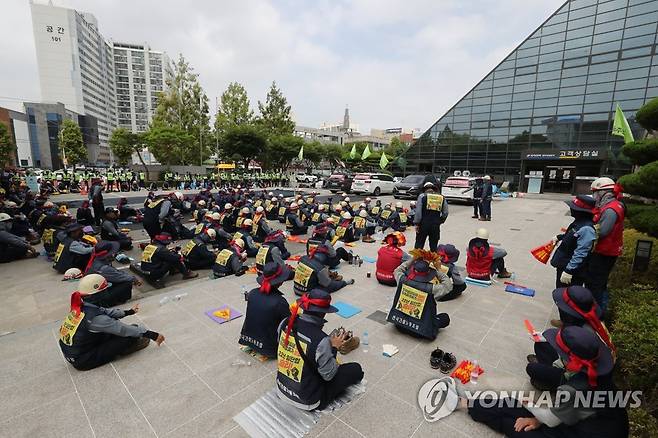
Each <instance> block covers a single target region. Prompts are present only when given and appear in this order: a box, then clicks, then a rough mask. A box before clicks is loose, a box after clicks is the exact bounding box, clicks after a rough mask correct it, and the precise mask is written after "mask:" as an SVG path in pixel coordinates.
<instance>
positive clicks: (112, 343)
mask: <svg viewBox="0 0 658 438" xmlns="http://www.w3.org/2000/svg"><path fill="white" fill-rule="evenodd" d="M139 340H140V338H124V337H121V336H115V335H107V338H106V340H105V341H104V342H103V343H101V344H99V345H97V346H96V347H94V348H93V349H91V350H89V351H87V352H85V353H82V354H81V355H79V356H78V357H76V358H75V360H74V361H73V362H71V364H72V365H73V367H74V368H75V369H77V370H81V371H84V370H91V369H93V368H97V367H99V366H101V365H105V364H106V363H109V362H112V361H113V360H114V359H116V357H117V356H119V355H121V354H123V353H124V352H125V351H128V350H130V349H132V348H134V346H135V344H136V343H137V342H139Z"/></svg>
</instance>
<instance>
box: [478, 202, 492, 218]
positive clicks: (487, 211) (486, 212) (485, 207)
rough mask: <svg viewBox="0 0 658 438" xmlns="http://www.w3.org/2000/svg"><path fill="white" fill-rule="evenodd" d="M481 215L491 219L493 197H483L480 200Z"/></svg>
mask: <svg viewBox="0 0 658 438" xmlns="http://www.w3.org/2000/svg"><path fill="white" fill-rule="evenodd" d="M480 217H481V218H484V219H491V199H483V200H482V201H480Z"/></svg>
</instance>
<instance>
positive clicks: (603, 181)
mask: <svg viewBox="0 0 658 438" xmlns="http://www.w3.org/2000/svg"><path fill="white" fill-rule="evenodd" d="M614 188H615V182H614V181H613V180H612V178H608V177H607V176H603V177H601V178H596V179H595V180H594V181H592V185H591V186H590V189H592V191H593V192H596V191H598V190H613V189H614Z"/></svg>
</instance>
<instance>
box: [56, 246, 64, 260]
mask: <svg viewBox="0 0 658 438" xmlns="http://www.w3.org/2000/svg"><path fill="white" fill-rule="evenodd" d="M62 252H64V244H63V243H60V244H59V245H57V251H55V263H57V262H58V261H59V258H60V257H61V256H62Z"/></svg>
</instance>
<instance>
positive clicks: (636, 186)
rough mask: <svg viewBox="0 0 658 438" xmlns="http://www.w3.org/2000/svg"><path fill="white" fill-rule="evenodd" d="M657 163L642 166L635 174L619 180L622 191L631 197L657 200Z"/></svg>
mask: <svg viewBox="0 0 658 438" xmlns="http://www.w3.org/2000/svg"><path fill="white" fill-rule="evenodd" d="M657 182H658V161H654V162H653V163H649V164H647V165H645V166H642V167H641V168H640V170H638V171H637V172H635V173H630V174H628V175H624V176H622V177H621V178H619V184H621V185H622V187H624V191H625V192H627V193H630V194H632V195H639V196H644V197H647V198H654V199H658V184H657Z"/></svg>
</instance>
